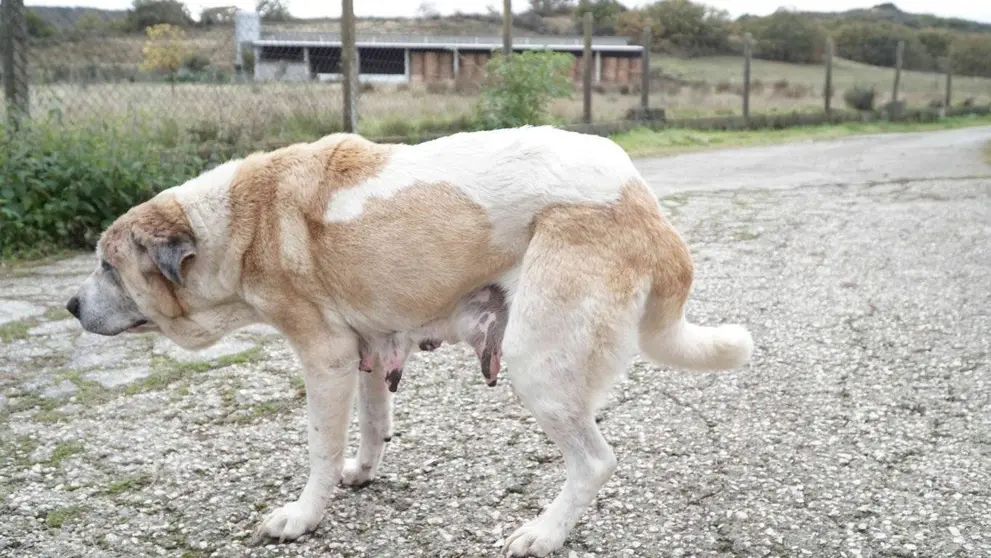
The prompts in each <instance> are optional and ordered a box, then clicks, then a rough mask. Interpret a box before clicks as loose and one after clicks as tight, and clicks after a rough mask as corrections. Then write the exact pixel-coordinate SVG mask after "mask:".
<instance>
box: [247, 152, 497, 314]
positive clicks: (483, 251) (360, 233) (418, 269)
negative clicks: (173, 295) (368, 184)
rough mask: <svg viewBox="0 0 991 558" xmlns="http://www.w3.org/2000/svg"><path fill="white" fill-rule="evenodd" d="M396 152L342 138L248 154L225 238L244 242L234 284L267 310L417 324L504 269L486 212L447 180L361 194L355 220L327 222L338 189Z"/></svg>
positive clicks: (370, 172)
mask: <svg viewBox="0 0 991 558" xmlns="http://www.w3.org/2000/svg"><path fill="white" fill-rule="evenodd" d="M394 149H397V147H396V146H388V145H381V144H376V143H373V142H370V141H367V140H365V139H362V138H360V137H357V136H349V135H343V134H342V135H335V136H330V137H328V138H324V139H323V140H320V141H319V142H316V143H314V144H303V145H297V146H291V147H288V148H285V149H282V150H279V151H276V152H273V153H271V154H259V155H254V156H252V157H249V158H248V159H247V160H245V162H244V163H243V165H242V168H241V169H239V171H238V173H237V175H236V176H235V179H234V182H233V184H232V186H231V193H230V203H231V216H232V218H231V225H230V236H231V244H232V246H238V245H240V246H243V247H244V248H243V251H244V259H243V270H242V275H241V278H242V282H243V283H244V285H245V286H246V288H249V289H250V290H252V291H254V292H257V293H259V294H261V296H263V298H265V299H266V301H267V304H266V305H267V306H271V308H270V309H261V311H262V312H265V313H267V314H273V313H278V314H281V313H283V311H282V310H281V309H283V308H292V307H293V305H296V304H302V303H303V302H304V301H308V302H309V304H310V305H313V304H316V305H317V306H320V305H323V304H327V305H332V304H335V303H342V302H343V303H344V304H347V305H348V306H349V307H350V308H352V309H354V310H356V311H357V312H359V313H360V314H362V315H365V316H369V317H376V318H370V320H371V321H374V320H375V319H384V318H386V317H389V316H402V317H403V318H405V319H406V320H408V321H409V326H410V327H415V326H419V325H422V323H426V322H428V321H431V320H433V319H437V318H440V317H443V316H445V315H446V314H447V313H450V312H451V311H452V310H453V305H454V304H455V303H456V301H457V300H458V299H459V298H460V297H461V296H463V295H464V294H466V293H467V292H468V291H470V290H472V289H474V288H476V287H478V286H481V285H482V284H484V282H486V281H489V280H492V279H493V278H494V277H495V276H496V275H497V274H498V273H499V272H501V271H503V270H505V269H507V268H508V267H510V266H511V265H512V261H513V259H512V258H510V257H509V256H508V255H506V254H502V253H496V252H494V251H493V248H492V246H491V243H490V241H489V237H490V229H491V226H490V223H489V221H488V217H487V215H486V213H485V211H484V210H483V209H482V208H481V207H479V206H478V205H477V204H475V203H474V202H472V201H471V200H470V199H469V198H468V197H467V196H465V195H464V194H462V193H460V192H459V191H458V190H457V189H456V188H455V187H454V186H452V185H447V184H412V185H409V186H407V187H406V188H404V189H403V190H402V191H400V192H399V193H397V194H396V195H395V196H393V197H391V198H389V199H378V198H372V199H370V200H368V201H367V203H366V204H365V209H364V212H363V213H362V214H361V215H360V216H359V217H358V218H357V219H355V220H353V221H349V222H346V223H326V222H325V221H324V212H325V211H326V208H327V206H328V204H329V203H330V202H331V200H332V198H333V196H334V194H335V193H336V192H338V191H340V190H342V189H345V188H350V187H354V186H357V185H359V184H361V183H362V182H363V181H365V180H367V179H369V178H372V177H373V176H375V175H376V174H377V173H378V172H380V170H381V169H382V168H383V166H384V165H385V164H386V163H387V161H388V157H389V154H390V152H392V150H394ZM453 231H457V232H458V234H460V236H458V235H455V234H452V232H453ZM466 270H467V273H466ZM290 314H291V313H290ZM270 319H271V318H270ZM284 319H285V320H287V321H290V322H291V321H293V318H292V316H291V315H288V316H286V317H285V318H284ZM375 325H376V324H374V323H372V324H369V326H370V327H375ZM288 327H295V326H293V325H292V324H290V325H289V326H288Z"/></svg>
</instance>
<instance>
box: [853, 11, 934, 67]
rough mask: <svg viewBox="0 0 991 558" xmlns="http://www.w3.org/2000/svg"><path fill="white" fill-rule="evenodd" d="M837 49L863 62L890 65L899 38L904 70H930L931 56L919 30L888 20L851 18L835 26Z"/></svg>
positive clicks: (892, 63) (893, 58)
mask: <svg viewBox="0 0 991 558" xmlns="http://www.w3.org/2000/svg"><path fill="white" fill-rule="evenodd" d="M834 36H835V38H836V53H837V54H838V55H839V56H842V57H843V58H849V59H850V60H855V61H857V62H863V63H865V64H873V65H875V66H885V67H889V68H890V67H892V66H894V65H895V51H896V49H897V48H898V41H905V57H904V58H903V60H902V66H903V67H904V68H905V69H907V70H930V69H932V58H931V57H930V56H929V53H928V52H926V47H925V45H923V44H922V41H920V40H919V35H918V32H916V31H915V30H914V29H911V28H909V27H905V26H904V25H898V24H894V23H888V22H883V21H879V22H864V21H858V22H851V23H846V24H843V25H841V26H839V27H837V28H836V31H835V35H834Z"/></svg>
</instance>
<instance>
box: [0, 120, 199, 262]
mask: <svg viewBox="0 0 991 558" xmlns="http://www.w3.org/2000/svg"><path fill="white" fill-rule="evenodd" d="M125 129H126V128H125ZM0 144H2V145H3V148H2V149H0V257H9V256H12V255H32V254H34V255H37V254H41V253H44V252H45V251H48V250H51V249H54V248H90V247H92V246H93V245H94V244H95V242H96V240H97V239H98V235H99V233H100V231H102V230H103V229H104V228H105V227H106V226H107V225H109V224H110V223H111V222H112V221H113V220H114V219H115V218H117V217H118V216H119V215H120V214H122V213H124V212H125V211H127V209H129V208H130V207H132V206H133V205H135V204H137V203H140V202H142V201H145V200H146V199H148V198H149V197H151V196H152V195H154V194H155V193H156V192H158V191H160V190H162V189H164V188H166V187H169V186H174V185H176V184H179V183H181V182H184V181H185V180H187V179H189V178H191V177H192V176H195V175H196V174H197V173H198V172H200V171H201V170H202V169H203V168H204V162H203V161H202V160H201V159H199V158H198V157H196V155H195V154H194V153H192V152H191V148H190V147H185V148H181V147H180V148H175V149H167V148H165V147H163V146H162V145H161V144H160V143H157V142H156V141H155V140H154V136H153V135H152V134H150V133H140V132H137V133H136V132H134V131H133V130H131V131H129V133H128V135H126V136H125V135H123V134H121V133H119V132H117V131H115V130H114V128H112V127H110V126H108V125H105V124H104V125H98V126H97V125H94V126H91V127H90V126H87V127H80V128H74V129H68V128H64V127H61V126H58V127H56V126H48V125H44V124H34V125H32V126H30V127H27V128H25V129H22V130H20V131H18V132H16V133H15V132H10V131H7V130H5V129H3V128H2V127H0Z"/></svg>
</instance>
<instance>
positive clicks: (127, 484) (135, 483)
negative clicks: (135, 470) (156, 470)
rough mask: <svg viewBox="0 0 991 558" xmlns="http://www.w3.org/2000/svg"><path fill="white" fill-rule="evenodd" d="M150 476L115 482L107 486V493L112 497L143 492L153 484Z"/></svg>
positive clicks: (133, 477) (127, 478)
mask: <svg viewBox="0 0 991 558" xmlns="http://www.w3.org/2000/svg"><path fill="white" fill-rule="evenodd" d="M152 480H153V479H152V477H151V476H150V475H130V476H127V477H123V478H120V479H117V480H115V481H114V482H112V483H110V484H109V485H108V486H107V489H106V493H107V494H110V495H112V496H114V495H117V494H123V493H125V492H134V491H136V490H141V489H142V488H144V487H146V486H148V485H149V484H151V482H152Z"/></svg>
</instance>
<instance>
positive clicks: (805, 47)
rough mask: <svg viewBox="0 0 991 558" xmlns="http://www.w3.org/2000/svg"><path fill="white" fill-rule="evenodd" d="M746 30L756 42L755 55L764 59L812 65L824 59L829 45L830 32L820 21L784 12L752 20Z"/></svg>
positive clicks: (748, 21)
mask: <svg viewBox="0 0 991 558" xmlns="http://www.w3.org/2000/svg"><path fill="white" fill-rule="evenodd" d="M743 29H744V30H745V31H748V32H749V33H751V34H752V35H753V37H754V40H755V41H756V45H755V46H756V48H755V49H754V56H756V57H757V58H762V59H764V60H778V61H781V62H790V63H793V64H811V63H813V62H818V61H819V60H820V58H821V57H822V52H823V49H824V48H825V44H826V31H825V29H823V27H822V25H820V24H819V22H818V21H816V20H815V19H813V18H812V17H810V16H808V15H804V14H800V13H796V12H792V11H788V10H784V9H780V10H778V11H776V12H774V13H773V14H771V15H769V16H767V17H757V18H750V19H748V20H747V21H746V22H745V23H744V24H743Z"/></svg>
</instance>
